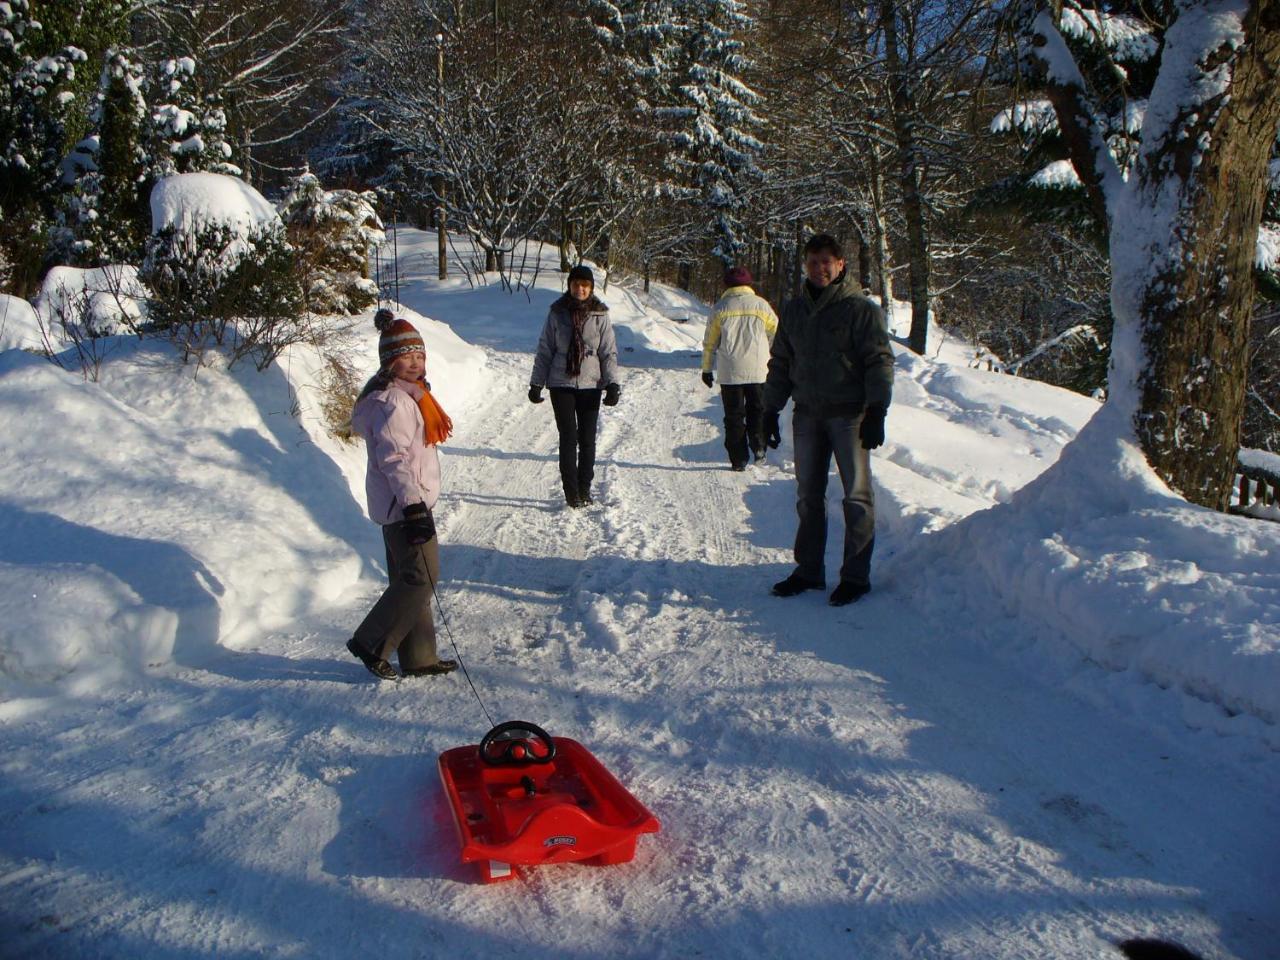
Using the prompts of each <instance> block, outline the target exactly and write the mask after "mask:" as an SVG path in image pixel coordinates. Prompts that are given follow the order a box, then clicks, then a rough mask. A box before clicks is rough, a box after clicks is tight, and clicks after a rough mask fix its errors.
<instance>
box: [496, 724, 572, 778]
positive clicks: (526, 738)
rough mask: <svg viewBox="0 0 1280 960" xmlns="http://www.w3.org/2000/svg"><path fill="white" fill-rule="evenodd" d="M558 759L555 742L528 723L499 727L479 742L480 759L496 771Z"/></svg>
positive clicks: (535, 726)
mask: <svg viewBox="0 0 1280 960" xmlns="http://www.w3.org/2000/svg"><path fill="white" fill-rule="evenodd" d="M555 755H556V745H555V741H553V740H552V739H551V737H550V736H549V735H548V734H547V731H545V730H543V729H542V728H541V727H539V726H538V725H537V724H533V723H529V722H528V721H527V720H508V721H506V723H500V724H498V725H497V726H496V727H494V728H493V729H492V730H490V731H489V732H488V733H486V734H485V735H484V736H483V737H482V738H481V740H480V759H481V760H483V761H484V762H485V763H487V764H489V765H490V766H493V767H503V766H521V767H522V766H524V765H526V764H530V763H550V762H551V761H552V760H553V759H554V758H555Z"/></svg>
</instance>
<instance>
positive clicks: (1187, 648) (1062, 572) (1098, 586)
mask: <svg viewBox="0 0 1280 960" xmlns="http://www.w3.org/2000/svg"><path fill="white" fill-rule="evenodd" d="M1116 416H1117V414H1116V413H1115V412H1114V410H1112V409H1110V408H1106V407H1104V408H1102V410H1101V411H1100V412H1099V414H1098V415H1097V416H1095V417H1094V418H1093V420H1092V421H1090V423H1089V424H1088V425H1087V426H1086V427H1085V428H1084V430H1082V431H1081V433H1080V434H1079V435H1078V436H1077V438H1076V439H1075V441H1074V442H1073V443H1071V444H1070V445H1068V446H1067V447H1066V448H1065V449H1064V450H1063V452H1062V455H1061V457H1060V459H1059V460H1058V462H1057V463H1055V464H1054V465H1053V466H1052V467H1050V468H1049V469H1048V470H1046V471H1045V472H1044V473H1043V474H1041V475H1040V476H1039V477H1038V478H1037V479H1035V480H1033V481H1032V482H1031V483H1029V484H1027V485H1026V486H1025V487H1023V488H1022V489H1020V490H1018V491H1017V492H1016V493H1015V494H1014V495H1013V496H1012V498H1011V499H1010V501H1009V502H1008V503H1004V504H1000V505H998V506H996V507H993V508H991V509H989V510H985V511H982V512H980V513H976V514H974V515H972V516H971V517H969V518H967V519H966V520H964V521H961V522H960V523H957V524H955V525H954V526H953V527H951V528H949V529H947V530H945V531H942V532H941V533H940V534H939V535H938V537H937V538H936V540H935V541H934V542H932V543H927V544H925V545H924V546H922V547H920V548H919V549H920V550H922V551H923V553H924V556H918V557H917V558H916V560H915V561H914V562H916V563H924V564H929V565H930V566H931V568H932V569H935V570H939V571H941V570H943V569H944V567H946V568H950V569H951V570H956V571H965V572H964V573H960V574H951V577H952V578H953V579H954V578H956V577H957V576H958V577H959V578H961V579H963V578H965V577H969V578H973V577H975V576H976V578H977V581H978V582H976V583H968V584H960V583H957V584H953V590H956V591H960V592H962V593H963V594H964V595H966V596H974V595H977V594H979V593H980V594H982V595H994V596H995V598H996V599H997V601H998V602H999V604H1000V605H1001V606H1002V607H1003V613H1004V614H1005V616H1006V617H1007V618H1009V620H1010V622H1009V623H1008V624H1007V625H1006V628H1005V629H995V630H994V631H993V633H992V635H993V636H995V637H997V638H998V639H1000V640H1003V641H1007V642H1011V643H1018V642H1022V638H1025V637H1027V636H1038V637H1040V642H1039V643H1038V644H1037V645H1036V648H1037V650H1038V651H1040V652H1042V653H1043V652H1048V653H1049V654H1050V655H1051V656H1056V657H1058V658H1059V659H1066V660H1071V659H1078V658H1084V659H1086V660H1087V661H1091V662H1094V663H1097V664H1099V665H1101V666H1103V667H1105V668H1107V669H1110V670H1113V671H1125V672H1132V673H1134V674H1135V675H1137V676H1140V677H1142V678H1143V679H1145V680H1148V681H1151V682H1154V683H1155V684H1157V685H1159V686H1161V687H1166V688H1174V689H1179V690H1182V691H1184V692H1186V693H1189V694H1191V695H1192V696H1194V697H1197V698H1199V699H1201V700H1204V701H1208V702H1209V703H1210V704H1213V705H1215V706H1216V707H1218V708H1219V709H1220V711H1221V714H1220V717H1219V720H1218V721H1217V722H1218V723H1220V725H1221V727H1222V728H1224V729H1225V728H1229V727H1230V725H1231V718H1233V717H1235V716H1238V715H1240V714H1247V715H1250V716H1252V717H1256V718H1258V719H1260V720H1262V721H1265V722H1266V723H1268V724H1273V725H1274V724H1276V723H1277V722H1280V526H1277V525H1275V524H1270V523H1265V522H1259V521H1257V520H1251V519H1248V518H1243V517H1235V516H1230V515H1226V514H1221V513H1217V512H1215V511H1212V510H1208V509H1204V508H1201V507H1196V506H1194V505H1191V504H1188V503H1187V502H1186V501H1185V500H1183V499H1182V498H1180V497H1178V496H1177V495H1175V494H1174V493H1172V492H1171V491H1170V490H1169V489H1168V488H1167V487H1166V486H1165V485H1164V484H1163V483H1162V482H1161V481H1160V479H1159V478H1158V477H1157V476H1156V475H1155V474H1154V473H1153V472H1152V471H1151V469H1150V467H1149V466H1148V465H1147V463H1146V461H1145V459H1144V458H1143V456H1142V454H1141V451H1140V450H1139V449H1138V448H1137V447H1136V446H1135V445H1134V444H1133V443H1132V442H1131V441H1129V440H1127V439H1125V438H1126V431H1124V430H1123V429H1121V428H1122V427H1123V425H1122V424H1117V423H1115V422H1113V421H1114V420H1115V418H1116ZM944 593H950V591H944Z"/></svg>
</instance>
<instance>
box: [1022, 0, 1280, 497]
mask: <svg viewBox="0 0 1280 960" xmlns="http://www.w3.org/2000/svg"><path fill="white" fill-rule="evenodd" d="M1123 9H1124V11H1125V12H1128V13H1130V14H1133V15H1134V17H1133V18H1132V19H1130V20H1126V21H1123V22H1121V21H1116V20H1115V19H1113V18H1114V16H1115V15H1116V14H1118V13H1119V12H1121V8H1118V7H1116V6H1111V7H1109V8H1107V10H1106V14H1108V15H1110V16H1106V15H1104V14H1103V13H1102V12H1099V11H1095V10H1089V9H1085V8H1081V7H1078V6H1075V5H1072V6H1070V7H1067V8H1066V9H1063V8H1062V7H1061V6H1058V5H1050V4H1042V3H1033V2H1022V3H1019V4H1017V5H1015V6H1014V7H1012V8H1011V10H1010V12H1011V14H1012V15H1013V17H1014V20H1013V24H1012V26H1013V28H1014V32H1015V34H1016V35H1017V36H1018V37H1019V39H1020V41H1021V44H1022V45H1021V53H1022V55H1023V63H1024V65H1026V66H1028V67H1029V68H1031V69H1032V70H1034V71H1035V75H1036V79H1037V82H1038V84H1039V86H1040V87H1041V88H1042V89H1043V90H1044V91H1045V99H1047V100H1048V101H1049V103H1050V104H1052V107H1053V111H1054V114H1055V117H1056V121H1057V130H1058V131H1059V132H1060V134H1061V137H1062V142H1063V144H1064V146H1065V148H1066V150H1067V151H1068V154H1069V157H1070V160H1071V166H1072V167H1073V168H1074V172H1075V174H1076V176H1078V178H1079V180H1080V183H1081V184H1082V185H1083V188H1084V190H1085V192H1086V195H1087V198H1088V204H1089V207H1090V209H1091V210H1092V212H1093V215H1094V217H1095V218H1096V219H1097V221H1098V222H1099V223H1101V224H1103V225H1104V228H1103V229H1104V232H1105V235H1106V238H1107V247H1108V250H1109V254H1110V262H1111V274H1112V285H1111V308H1112V316H1113V319H1114V322H1115V327H1114V332H1113V336H1112V349H1111V369H1110V375H1109V380H1108V391H1109V396H1108V403H1109V404H1111V405H1112V406H1113V408H1114V411H1115V412H1116V413H1119V414H1120V417H1119V418H1115V417H1112V418H1109V420H1108V422H1115V421H1117V419H1118V420H1119V421H1120V422H1127V423H1128V424H1129V425H1130V427H1131V429H1132V431H1133V435H1134V439H1135V440H1136V441H1137V443H1138V444H1139V446H1140V447H1141V449H1142V451H1143V453H1144V454H1145V456H1146V458H1147V460H1148V462H1149V463H1150V464H1151V466H1152V467H1153V468H1154V469H1155V470H1156V472H1157V473H1158V474H1159V475H1160V476H1161V477H1162V478H1163V479H1164V480H1165V481H1166V482H1167V483H1168V484H1169V485H1170V486H1171V487H1172V488H1173V489H1175V490H1177V491H1178V492H1179V493H1181V494H1182V495H1183V496H1185V497H1187V498H1188V499H1189V500H1192V501H1194V502H1197V503H1201V504H1205V505H1207V506H1212V507H1216V508H1219V509H1225V507H1226V505H1227V503H1228V502H1229V499H1230V493H1231V484H1232V480H1233V477H1234V471H1235V464H1236V455H1237V451H1238V449H1239V446H1240V425H1241V420H1242V413H1243V408H1244V397H1245V389H1246V372H1247V368H1248V344H1249V321H1250V315H1251V311H1252V307H1253V302H1254V292H1255V283H1254V278H1253V271H1254V268H1255V265H1256V264H1257V262H1258V237H1259V232H1260V231H1259V226H1260V223H1261V221H1262V218H1263V213H1264V210H1265V208H1266V204H1267V195H1268V187H1269V179H1270V178H1269V169H1270V168H1269V160H1270V158H1271V156H1272V154H1273V151H1274V149H1275V143H1276V132H1277V126H1278V125H1280V71H1277V69H1276V64H1277V63H1280V0H1248V2H1240V3H1231V4H1228V3H1221V2H1211V0H1182V2H1178V3H1172V2H1170V3H1161V4H1156V5H1155V6H1154V7H1152V6H1150V5H1147V6H1142V7H1139V6H1138V5H1133V6H1132V7H1127V8H1123ZM1143 11H1145V12H1146V17H1145V18H1144V17H1143V16H1142V15H1141V14H1142V13H1143ZM1081 24H1083V26H1081ZM1117 24H1122V25H1123V27H1124V29H1123V30H1122V31H1119V32H1118V33H1117V32H1115V31H1114V30H1113V28H1115V27H1116V26H1117ZM1135 25H1136V26H1135ZM1139 27H1140V29H1139ZM1081 30H1083V31H1085V32H1086V33H1087V34H1089V35H1091V36H1094V37H1102V38H1105V37H1106V36H1108V35H1110V36H1112V38H1113V42H1112V44H1111V49H1116V50H1119V49H1121V47H1122V46H1123V45H1124V44H1129V45H1130V46H1132V45H1134V44H1137V45H1140V46H1141V47H1142V48H1146V47H1148V46H1150V47H1152V48H1154V49H1153V50H1151V51H1150V52H1149V53H1148V52H1144V53H1143V54H1142V55H1141V57H1139V58H1136V59H1135V58H1134V57H1132V56H1131V57H1130V61H1129V62H1130V63H1137V64H1148V63H1150V64H1153V65H1154V71H1153V73H1154V76H1153V78H1152V81H1151V84H1150V87H1149V88H1147V89H1146V90H1138V89H1130V88H1129V86H1128V82H1127V71H1126V70H1125V69H1124V64H1123V63H1116V64H1114V65H1113V67H1112V69H1111V71H1110V74H1107V73H1106V72H1104V73H1103V75H1102V79H1101V80H1099V79H1098V77H1097V76H1096V75H1095V74H1094V72H1092V71H1087V70H1085V69H1082V66H1081V62H1082V61H1085V64H1086V66H1087V64H1088V61H1087V59H1086V57H1085V55H1080V54H1077V53H1076V52H1073V49H1072V46H1071V43H1070V38H1072V37H1073V36H1074V35H1076V34H1078V33H1080V32H1081ZM1117 37H1119V38H1121V39H1122V40H1123V43H1120V42H1119V41H1117V40H1116V38H1117ZM1099 46H1100V47H1101V48H1102V49H1103V50H1106V49H1108V47H1107V44H1106V43H1105V42H1103V43H1102V44H1100V45H1099ZM1124 49H1129V47H1124ZM1117 85H1119V86H1120V87H1121V88H1122V89H1123V92H1124V94H1125V97H1124V99H1126V100H1127V101H1128V103H1129V105H1130V106H1131V108H1132V111H1133V113H1134V116H1133V118H1132V121H1130V118H1129V117H1128V116H1127V115H1125V114H1121V115H1120V116H1119V117H1117V107H1116V106H1115V105H1116V104H1117V103H1119V102H1120V101H1118V100H1117V99H1116V94H1115V89H1114V88H1115V87H1116V86H1117ZM1108 104H1111V105H1112V106H1110V107H1108ZM1139 117H1140V119H1139ZM1011 119H1012V118H1011Z"/></svg>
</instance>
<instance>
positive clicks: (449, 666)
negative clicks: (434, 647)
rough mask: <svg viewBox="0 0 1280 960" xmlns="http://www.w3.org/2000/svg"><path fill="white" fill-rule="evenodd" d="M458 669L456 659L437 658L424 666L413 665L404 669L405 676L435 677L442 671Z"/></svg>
mask: <svg viewBox="0 0 1280 960" xmlns="http://www.w3.org/2000/svg"><path fill="white" fill-rule="evenodd" d="M457 669H458V661H457V660H437V661H436V662H435V663H432V664H428V665H427V666H425V667H413V668H411V669H409V670H406V671H404V675H405V676H406V677H435V676H439V675H440V674H442V673H453V671H455V670H457Z"/></svg>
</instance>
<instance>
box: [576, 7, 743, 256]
mask: <svg viewBox="0 0 1280 960" xmlns="http://www.w3.org/2000/svg"><path fill="white" fill-rule="evenodd" d="M593 13H594V15H595V17H596V26H597V31H598V34H599V35H600V36H601V37H602V38H603V39H604V40H605V42H606V48H613V49H618V50H620V51H621V52H622V58H621V63H622V64H623V65H624V67H625V68H626V69H627V71H628V72H629V74H630V75H631V78H632V82H633V83H632V88H633V90H634V92H635V96H636V99H637V106H638V108H639V109H640V111H641V112H642V113H643V114H645V115H647V116H648V117H649V119H650V122H651V123H652V125H653V128H654V131H655V133H656V137H657V139H658V142H659V144H660V145H661V154H660V157H661V166H662V169H661V172H660V174H659V176H660V187H661V192H662V195H663V196H665V197H667V198H669V199H670V200H674V201H676V202H678V203H682V204H685V205H687V207H688V208H689V220H688V221H687V223H686V224H685V229H684V230H682V231H680V233H682V234H683V236H680V237H677V238H673V239H674V240H675V243H674V244H673V246H676V247H684V248H685V249H686V250H691V249H692V248H693V247H694V246H695V245H696V243H697V242H698V241H699V240H700V239H701V238H703V237H710V238H712V240H713V243H714V247H713V251H712V252H713V255H714V256H716V257H718V258H719V259H720V260H721V261H722V262H724V263H726V264H732V263H734V262H736V261H737V260H738V259H740V258H741V257H742V256H743V254H744V252H745V251H746V248H747V244H748V240H747V238H746V236H745V230H744V226H743V214H744V210H745V207H746V195H747V191H748V189H749V187H750V185H751V182H752V181H753V180H755V179H758V178H759V176H760V170H759V166H758V159H759V157H760V155H761V153H762V152H763V150H764V145H763V143H762V142H761V141H760V140H759V139H758V137H757V135H756V134H757V132H758V131H759V130H760V129H761V126H762V123H761V119H760V117H759V116H758V115H757V113H756V108H757V106H758V104H759V102H760V97H759V95H758V94H757V93H756V92H755V91H754V90H752V89H751V88H750V87H748V86H747V84H746V83H744V82H743V80H742V78H743V77H744V76H745V75H746V73H747V72H748V71H749V70H750V69H751V66H752V64H751V61H750V58H749V57H748V56H747V54H746V50H745V41H744V37H745V36H746V34H747V33H748V32H749V31H750V30H751V29H752V27H753V25H754V21H753V20H752V18H751V17H750V16H748V14H747V12H746V7H745V5H744V4H742V3H739V2H737V0H668V2H652V0H636V2H626V0H623V2H620V3H616V4H611V3H604V2H599V3H596V4H595V6H594V10H593Z"/></svg>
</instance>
